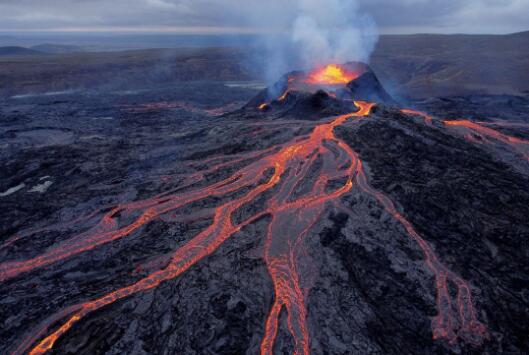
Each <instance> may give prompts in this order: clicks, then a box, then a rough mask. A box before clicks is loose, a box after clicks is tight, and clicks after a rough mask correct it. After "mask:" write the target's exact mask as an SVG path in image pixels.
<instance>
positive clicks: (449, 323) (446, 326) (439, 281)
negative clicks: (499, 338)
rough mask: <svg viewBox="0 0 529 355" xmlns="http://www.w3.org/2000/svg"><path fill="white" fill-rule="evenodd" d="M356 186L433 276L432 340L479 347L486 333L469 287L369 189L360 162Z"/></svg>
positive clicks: (385, 200) (389, 203)
mask: <svg viewBox="0 0 529 355" xmlns="http://www.w3.org/2000/svg"><path fill="white" fill-rule="evenodd" d="M357 182H358V185H359V186H360V188H361V189H362V190H364V191H365V192H366V193H367V194H369V195H371V196H373V197H374V198H375V199H376V200H378V201H379V203H380V204H381V205H382V206H383V207H384V209H385V210H386V211H387V212H388V213H389V214H390V215H391V216H393V218H395V219H396V220H397V221H399V223H401V224H402V226H403V227H404V229H405V230H406V232H407V234H408V236H409V237H410V238H411V239H413V240H414V241H415V242H416V243H417V244H418V245H419V247H420V248H421V250H422V252H423V255H424V257H425V262H426V265H427V266H428V268H429V269H430V270H431V271H432V272H433V273H434V275H435V284H436V288H437V300H436V303H437V311H438V314H437V316H436V317H435V318H434V319H432V331H433V338H434V339H446V340H447V341H448V342H449V343H451V344H454V343H455V342H456V341H457V339H458V337H461V338H463V339H465V340H466V341H468V342H470V343H473V344H475V345H479V344H481V342H482V340H483V337H485V336H487V330H486V327H485V326H484V325H483V324H482V323H481V322H479V320H478V319H477V316H476V312H475V310H474V305H473V302H472V295H471V291H470V286H469V285H468V284H467V282H465V281H464V280H463V279H462V278H461V277H459V276H458V275H456V274H455V273H453V272H452V271H450V270H449V269H448V268H447V267H446V266H445V265H444V264H442V263H441V262H440V261H439V259H438V257H437V255H436V254H435V252H434V251H433V249H432V247H431V246H430V245H429V244H428V243H427V242H426V241H425V240H424V239H423V238H422V237H421V236H420V235H419V234H418V233H417V231H416V230H415V228H414V227H413V226H412V224H411V223H410V221H408V220H407V219H406V218H405V217H404V216H403V215H402V214H401V213H400V212H399V211H398V210H397V209H396V207H395V205H394V204H393V202H392V201H391V199H390V198H389V197H388V196H386V195H385V194H383V193H382V192H380V191H376V190H374V189H373V188H372V187H371V186H370V185H369V183H368V182H367V178H366V176H365V174H364V172H363V168H362V165H361V162H360V167H359V174H358V175H357ZM448 282H452V283H453V284H454V285H455V286H456V288H457V298H456V303H457V305H456V307H455V309H454V307H453V305H452V299H451V296H450V294H449V291H448Z"/></svg>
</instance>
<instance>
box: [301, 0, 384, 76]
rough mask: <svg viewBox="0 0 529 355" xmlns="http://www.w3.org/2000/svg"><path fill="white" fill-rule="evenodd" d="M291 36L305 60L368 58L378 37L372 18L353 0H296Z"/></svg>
mask: <svg viewBox="0 0 529 355" xmlns="http://www.w3.org/2000/svg"><path fill="white" fill-rule="evenodd" d="M297 3H298V9H299V15H298V16H297V17H296V19H295V20H294V23H293V26H292V28H291V34H290V36H291V40H292V42H293V44H294V45H295V46H296V47H297V48H298V50H299V53H300V55H301V58H302V60H303V61H304V62H305V63H304V64H305V65H307V66H317V65H322V64H327V63H343V62H348V61H362V62H367V61H369V57H370V55H371V53H372V52H373V49H374V48H375V44H376V42H377V39H378V34H377V30H376V25H375V23H374V21H373V19H372V18H371V17H370V16H369V15H366V14H362V13H361V12H360V9H359V7H358V3H357V2H356V1H355V0H326V1H319V0H297Z"/></svg>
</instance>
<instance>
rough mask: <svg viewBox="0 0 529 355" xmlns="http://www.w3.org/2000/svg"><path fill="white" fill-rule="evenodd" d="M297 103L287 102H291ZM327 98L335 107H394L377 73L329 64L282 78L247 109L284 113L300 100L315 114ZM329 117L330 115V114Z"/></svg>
mask: <svg viewBox="0 0 529 355" xmlns="http://www.w3.org/2000/svg"><path fill="white" fill-rule="evenodd" d="M293 97H295V98H297V99H296V100H287V99H288V98H293ZM326 97H330V98H332V99H334V103H335V104H337V103H343V102H349V103H352V102H353V101H369V102H378V103H384V104H395V103H396V102H395V100H393V99H392V98H391V96H390V95H389V94H388V93H387V92H386V90H385V89H384V87H383V86H382V84H381V83H380V81H379V80H378V78H377V76H376V75H375V73H374V72H373V71H372V70H371V68H370V67H369V66H368V65H367V64H364V63H356V62H350V63H346V64H343V65H338V64H329V65H326V66H322V67H319V68H315V69H312V70H310V71H295V72H291V73H288V74H286V75H285V76H283V77H282V78H281V79H280V80H279V81H278V82H277V83H275V84H274V85H273V86H272V87H270V88H267V89H265V90H263V91H262V92H261V93H259V95H257V96H256V97H255V98H254V99H253V100H251V101H250V102H249V103H248V105H246V107H247V108H255V107H257V108H259V109H261V110H268V109H271V108H274V107H275V108H278V109H280V110H281V109H284V107H285V104H286V105H287V107H288V106H290V105H288V104H289V103H290V104H292V103H293V102H295V101H299V99H301V100H303V101H305V102H306V103H307V104H312V106H313V108H314V109H315V110H318V109H321V108H322V105H325V103H324V102H323V101H325V98H326ZM327 113H329V112H327Z"/></svg>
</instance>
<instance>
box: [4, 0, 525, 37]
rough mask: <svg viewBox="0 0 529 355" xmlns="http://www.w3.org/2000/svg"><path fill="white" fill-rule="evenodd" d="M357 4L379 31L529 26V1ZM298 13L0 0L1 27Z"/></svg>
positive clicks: (225, 0) (234, 4)
mask: <svg viewBox="0 0 529 355" xmlns="http://www.w3.org/2000/svg"><path fill="white" fill-rule="evenodd" d="M351 1H352V2H357V3H358V4H357V5H358V6H357V7H358V11H360V12H362V13H366V14H369V15H371V16H372V17H373V19H374V21H375V23H376V24H377V26H378V29H379V32H380V33H417V32H421V33H425V32H431V33H434V32H435V33H511V32H517V31H524V30H529V21H528V15H529V0H351ZM312 2H313V3H318V4H319V5H318V6H320V7H321V12H322V13H325V4H326V0H321V1H319V0H314V1H312ZM296 11H297V10H296V0H0V31H32V30H37V31H43V30H44V31H65V30H66V31H102V32H105V31H125V32H126V31H131V32H137V31H147V32H149V31H152V32H188V33H210V32H211V33H253V32H281V31H283V30H284V29H286V28H288V27H289V26H290V24H291V23H292V21H293V16H295V12H296Z"/></svg>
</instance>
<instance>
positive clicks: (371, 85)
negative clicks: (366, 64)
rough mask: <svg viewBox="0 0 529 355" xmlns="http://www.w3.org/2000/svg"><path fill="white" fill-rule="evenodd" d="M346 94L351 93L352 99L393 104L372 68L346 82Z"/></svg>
mask: <svg viewBox="0 0 529 355" xmlns="http://www.w3.org/2000/svg"><path fill="white" fill-rule="evenodd" d="M347 91H348V92H347ZM346 94H349V95H351V98H352V99H354V100H362V101H369V102H383V103H385V104H395V100H393V98H392V97H391V96H390V95H389V94H388V93H387V92H386V90H385V89H384V87H383V86H382V84H381V83H380V81H379V80H378V78H377V76H376V75H375V73H374V72H373V71H372V70H368V71H366V72H365V73H363V74H362V75H361V76H360V77H358V78H356V79H355V80H353V81H351V82H350V83H349V84H347V90H346Z"/></svg>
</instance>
